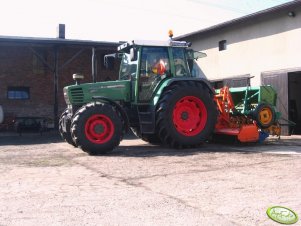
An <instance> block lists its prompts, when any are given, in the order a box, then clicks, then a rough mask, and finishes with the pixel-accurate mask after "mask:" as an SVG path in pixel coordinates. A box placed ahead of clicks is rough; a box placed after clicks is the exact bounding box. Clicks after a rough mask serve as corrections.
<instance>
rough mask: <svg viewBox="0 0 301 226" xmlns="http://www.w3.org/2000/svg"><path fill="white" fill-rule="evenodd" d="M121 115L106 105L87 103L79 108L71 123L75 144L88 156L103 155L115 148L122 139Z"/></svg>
mask: <svg viewBox="0 0 301 226" xmlns="http://www.w3.org/2000/svg"><path fill="white" fill-rule="evenodd" d="M122 125H123V123H122V119H121V115H120V114H119V112H118V111H117V110H116V108H114V107H113V106H112V105H110V104H107V103H100V102H96V103H89V104H86V105H84V106H83V107H81V108H80V109H79V110H78V111H77V112H76V113H75V115H74V117H73V119H72V123H71V135H72V138H73V140H74V141H75V143H76V144H77V145H78V146H79V147H80V148H81V149H82V150H83V151H85V152H88V153H89V154H92V155H96V154H105V153H107V152H109V151H112V150H113V149H114V148H115V147H117V146H118V145H119V143H120V141H121V139H122V134H123V126H122Z"/></svg>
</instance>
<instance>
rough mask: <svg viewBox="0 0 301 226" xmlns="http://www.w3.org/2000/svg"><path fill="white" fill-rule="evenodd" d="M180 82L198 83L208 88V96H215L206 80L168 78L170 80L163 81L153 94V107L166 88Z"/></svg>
mask: <svg viewBox="0 0 301 226" xmlns="http://www.w3.org/2000/svg"><path fill="white" fill-rule="evenodd" d="M181 81H192V82H198V83H201V84H204V85H205V86H206V87H207V88H208V90H209V91H210V94H212V95H215V91H214V89H213V88H212V86H211V84H210V82H209V81H208V80H207V79H203V78H192V77H189V78H187V77H185V78H170V79H167V80H165V81H163V83H162V84H161V86H160V88H159V89H158V90H157V92H156V93H155V95H154V98H153V105H154V106H155V105H156V104H157V103H158V101H159V99H160V96H161V94H162V93H163V91H164V89H165V88H166V87H168V86H170V85H172V84H174V83H177V82H181Z"/></svg>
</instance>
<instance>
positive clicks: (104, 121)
mask: <svg viewBox="0 0 301 226" xmlns="http://www.w3.org/2000/svg"><path fill="white" fill-rule="evenodd" d="M85 134H86V137H87V138H88V140H89V141H91V142H93V143H95V144H103V143H106V142H108V141H109V140H110V139H111V138H112V136H113V134H114V124H113V122H112V120H111V119H110V118H109V117H107V116H106V115H100V114H98V115H92V116H91V117H90V118H89V119H88V120H87V122H86V124H85Z"/></svg>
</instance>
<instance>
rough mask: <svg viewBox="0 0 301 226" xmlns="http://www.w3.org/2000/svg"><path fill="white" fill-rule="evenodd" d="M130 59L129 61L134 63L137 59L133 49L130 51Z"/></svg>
mask: <svg viewBox="0 0 301 226" xmlns="http://www.w3.org/2000/svg"><path fill="white" fill-rule="evenodd" d="M130 58H131V61H136V60H137V59H138V54H137V50H136V49H135V48H131V49H130Z"/></svg>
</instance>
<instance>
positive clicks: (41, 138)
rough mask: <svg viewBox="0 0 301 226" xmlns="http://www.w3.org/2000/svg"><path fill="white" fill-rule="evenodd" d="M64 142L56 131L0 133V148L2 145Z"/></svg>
mask: <svg viewBox="0 0 301 226" xmlns="http://www.w3.org/2000/svg"><path fill="white" fill-rule="evenodd" d="M59 142H64V141H63V140H62V138H61V137H60V135H59V133H58V132H56V131H50V132H44V133H42V134H40V133H23V134H22V136H20V135H19V134H18V133H1V134H0V146H4V145H32V144H47V143H59Z"/></svg>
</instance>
